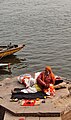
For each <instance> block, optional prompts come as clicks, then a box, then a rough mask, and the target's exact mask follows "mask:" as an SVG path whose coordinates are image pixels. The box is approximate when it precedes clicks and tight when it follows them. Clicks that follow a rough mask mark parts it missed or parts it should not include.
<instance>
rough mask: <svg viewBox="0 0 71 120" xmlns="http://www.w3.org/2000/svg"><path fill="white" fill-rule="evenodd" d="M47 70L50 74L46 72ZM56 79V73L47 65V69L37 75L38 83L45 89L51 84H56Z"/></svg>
mask: <svg viewBox="0 0 71 120" xmlns="http://www.w3.org/2000/svg"><path fill="white" fill-rule="evenodd" d="M47 71H48V74H46V72H47ZM55 80H56V78H55V75H54V74H53V72H52V70H51V68H50V67H49V66H47V67H46V68H45V71H43V72H41V73H40V75H39V76H38V77H37V84H38V85H39V87H40V88H41V89H42V90H44V89H47V88H49V85H50V84H54V83H55Z"/></svg>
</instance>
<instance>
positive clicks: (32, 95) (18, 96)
mask: <svg viewBox="0 0 71 120" xmlns="http://www.w3.org/2000/svg"><path fill="white" fill-rule="evenodd" d="M45 96H47V95H46V93H44V92H42V91H39V92H36V93H23V92H16V93H13V92H12V95H11V99H18V100H21V99H29V100H31V99H36V98H40V99H44V98H45Z"/></svg>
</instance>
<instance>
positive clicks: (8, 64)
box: [0, 63, 10, 69]
mask: <svg viewBox="0 0 71 120" xmlns="http://www.w3.org/2000/svg"><path fill="white" fill-rule="evenodd" d="M7 67H8V69H9V68H10V63H0V69H4V68H7Z"/></svg>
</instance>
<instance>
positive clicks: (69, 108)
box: [0, 77, 71, 120]
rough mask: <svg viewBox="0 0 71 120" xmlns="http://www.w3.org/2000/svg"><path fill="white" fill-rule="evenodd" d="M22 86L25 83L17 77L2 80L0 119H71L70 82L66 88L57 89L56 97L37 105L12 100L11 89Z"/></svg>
mask: <svg viewBox="0 0 71 120" xmlns="http://www.w3.org/2000/svg"><path fill="white" fill-rule="evenodd" d="M21 87H23V85H22V84H19V83H18V81H17V77H14V78H6V79H5V80H3V81H1V82H0V114H1V115H0V116H1V118H0V120H8V119H9V120H11V119H12V120H25V119H26V120H35V119H36V120H42V119H43V120H44V119H45V120H46V119H47V118H48V120H52V118H54V120H70V119H71V94H70V90H71V89H70V88H71V84H70V83H68V84H67V85H66V88H62V89H58V90H56V95H55V96H54V97H51V98H46V99H45V103H41V104H40V105H36V106H21V105H20V104H19V102H10V97H11V90H13V89H14V88H21ZM65 116H67V117H65ZM21 118H22V119H21Z"/></svg>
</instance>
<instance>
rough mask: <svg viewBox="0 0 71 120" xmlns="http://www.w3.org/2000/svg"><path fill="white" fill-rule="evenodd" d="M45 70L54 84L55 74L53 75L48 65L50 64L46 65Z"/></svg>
mask: <svg viewBox="0 0 71 120" xmlns="http://www.w3.org/2000/svg"><path fill="white" fill-rule="evenodd" d="M45 70H46V71H48V72H49V77H50V78H51V79H52V81H53V84H54V83H55V80H56V78H55V75H54V74H53V72H52V69H51V67H50V66H46V67H45Z"/></svg>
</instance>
